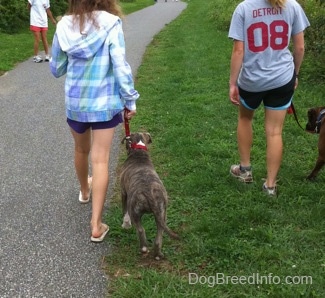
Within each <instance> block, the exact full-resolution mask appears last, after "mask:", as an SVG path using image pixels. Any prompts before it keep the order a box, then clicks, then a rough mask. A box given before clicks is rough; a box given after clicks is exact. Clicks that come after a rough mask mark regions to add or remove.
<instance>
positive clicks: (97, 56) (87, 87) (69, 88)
mask: <svg viewBox="0 0 325 298" xmlns="http://www.w3.org/2000/svg"><path fill="white" fill-rule="evenodd" d="M95 13H96V20H97V24H98V27H96V26H94V24H92V23H87V24H86V26H85V30H84V31H83V32H80V30H79V29H78V28H76V27H75V26H74V25H73V22H72V16H64V17H63V18H62V19H61V21H60V22H59V23H58V24H57V29H56V32H55V35H54V38H53V43H52V58H51V61H50V69H51V72H52V74H53V75H54V76H55V77H57V78H58V77H61V76H63V75H65V74H66V80H65V105H66V115H67V117H68V118H69V119H72V120H75V121H80V122H101V121H108V120H111V119H112V118H113V117H114V115H116V114H117V113H119V112H121V111H122V110H123V109H124V106H126V107H127V108H128V109H129V110H135V109H136V100H137V99H138V98H139V96H140V95H139V93H138V92H137V91H136V90H135V89H134V82H133V77H132V70H131V67H130V65H129V64H128V63H127V61H126V60H125V42H124V34H123V31H122V21H121V20H120V19H119V18H118V17H116V16H114V15H112V14H110V13H107V12H104V11H97V12H95Z"/></svg>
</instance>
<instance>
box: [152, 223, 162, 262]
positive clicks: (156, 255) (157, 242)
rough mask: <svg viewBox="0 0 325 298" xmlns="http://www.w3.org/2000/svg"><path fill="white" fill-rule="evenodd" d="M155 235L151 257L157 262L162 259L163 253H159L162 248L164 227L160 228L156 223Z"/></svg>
mask: <svg viewBox="0 0 325 298" xmlns="http://www.w3.org/2000/svg"><path fill="white" fill-rule="evenodd" d="M156 224H157V235H156V239H155V243H154V249H153V255H154V258H155V259H156V260H157V261H159V260H160V259H161V258H163V257H164V255H163V253H162V252H161V247H162V240H163V234H164V227H163V226H161V225H160V224H159V223H158V222H157V221H156Z"/></svg>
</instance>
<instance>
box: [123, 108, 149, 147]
mask: <svg viewBox="0 0 325 298" xmlns="http://www.w3.org/2000/svg"><path fill="white" fill-rule="evenodd" d="M129 112H130V110H129V109H128V108H124V128H125V140H126V141H127V142H128V143H129V146H130V147H131V148H132V149H141V150H145V151H147V147H146V146H145V145H144V144H140V143H138V144H134V143H132V144H130V143H131V141H130V136H131V134H130V124H129V119H127V117H126V116H127V113H129Z"/></svg>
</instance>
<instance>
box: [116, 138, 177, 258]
mask: <svg viewBox="0 0 325 298" xmlns="http://www.w3.org/2000/svg"><path fill="white" fill-rule="evenodd" d="M124 141H126V148H127V151H128V157H127V159H126V161H125V162H124V164H123V166H122V171H121V176H120V182H121V196H122V208H123V214H124V218H123V224H122V227H123V228H130V227H131V224H133V225H134V226H135V228H136V230H137V234H138V237H139V240H140V250H141V252H142V253H147V252H148V244H147V239H146V233H145V230H144V228H143V227H142V225H141V217H142V215H143V214H144V213H153V215H154V217H155V221H156V225H157V235H156V239H155V242H154V250H153V254H154V257H155V259H156V260H160V258H161V257H163V254H162V252H161V247H162V237H163V233H164V231H165V232H166V233H167V234H168V235H169V236H170V237H171V238H174V239H179V236H178V235H177V234H175V233H174V232H173V231H171V230H170V229H169V228H168V227H167V224H166V218H167V215H166V208H167V202H168V196H167V192H166V189H165V187H164V185H163V183H162V181H161V180H160V178H159V176H158V174H157V173H156V171H155V169H154V166H153V163H152V161H151V159H150V156H149V153H148V151H147V145H148V144H150V143H151V136H150V134H149V133H133V134H131V135H130V138H124V139H123V140H122V143H124Z"/></svg>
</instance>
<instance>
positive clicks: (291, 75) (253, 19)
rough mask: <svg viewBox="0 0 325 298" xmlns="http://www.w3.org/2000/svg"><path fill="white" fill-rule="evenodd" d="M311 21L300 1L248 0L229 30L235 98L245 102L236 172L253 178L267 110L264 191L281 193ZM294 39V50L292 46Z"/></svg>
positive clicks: (243, 177) (231, 92) (231, 86)
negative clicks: (258, 115) (287, 134)
mask: <svg viewBox="0 0 325 298" xmlns="http://www.w3.org/2000/svg"><path fill="white" fill-rule="evenodd" d="M309 25H310V24H309V21H308V19H307V17H306V15H305V13H304V11H303V10H302V8H301V6H300V5H299V4H298V2H296V1H295V0H269V1H260V0H246V1H243V2H241V3H240V4H239V5H238V6H237V8H236V9H235V11H234V13H233V16H232V20H231V25H230V29H229V35H228V36H229V37H230V38H232V39H233V40H234V44H233V51H232V56H231V67H230V82H229V97H230V101H231V102H232V103H233V104H235V105H239V118H238V126H237V140H238V149H239V155H240V164H238V165H233V166H231V168H230V173H231V174H232V175H233V176H234V177H236V178H238V179H239V180H240V181H242V182H252V181H253V176H252V169H251V162H250V157H251V156H250V153H251V146H252V142H253V131H252V120H253V116H254V111H255V109H257V108H258V107H259V105H260V104H261V103H262V102H263V104H264V108H265V133H266V145H267V148H266V164H267V177H266V181H265V183H264V184H263V190H264V191H265V192H266V193H267V194H269V195H276V178H277V174H278V171H279V168H280V165H281V160H282V128H283V123H284V119H285V116H286V111H287V108H288V107H289V106H290V104H291V100H292V96H293V93H294V89H295V88H296V87H297V85H298V74H299V70H300V66H301V63H302V60H303V56H304V32H303V31H304V30H305V29H306V28H307V27H308V26H309ZM290 39H292V41H293V53H292V54H291V52H290V50H289V44H290Z"/></svg>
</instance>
